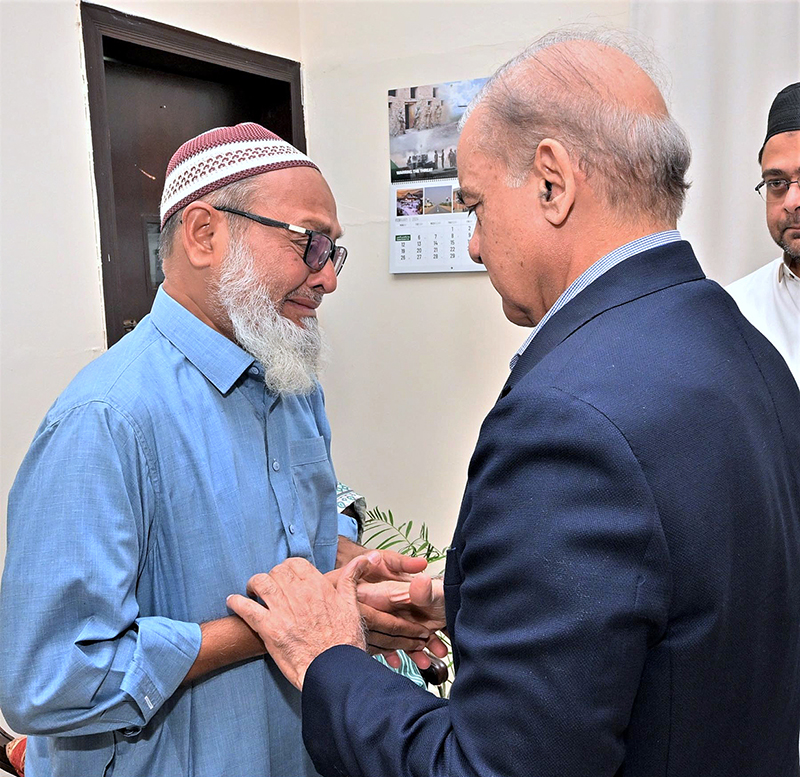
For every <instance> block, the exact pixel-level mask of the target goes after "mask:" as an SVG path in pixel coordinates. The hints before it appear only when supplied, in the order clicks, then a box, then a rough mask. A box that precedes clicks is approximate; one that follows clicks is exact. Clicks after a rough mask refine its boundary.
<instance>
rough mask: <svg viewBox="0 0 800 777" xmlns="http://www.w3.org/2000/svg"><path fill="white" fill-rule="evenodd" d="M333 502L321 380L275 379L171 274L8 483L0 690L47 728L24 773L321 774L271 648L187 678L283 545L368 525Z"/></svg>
mask: <svg viewBox="0 0 800 777" xmlns="http://www.w3.org/2000/svg"><path fill="white" fill-rule="evenodd" d="M338 518H339V517H338V516H337V512H336V479H335V476H334V472H333V466H332V464H331V460H330V428H329V425H328V421H327V418H326V416H325V409H324V405H323V397H322V392H321V390H320V389H318V390H316V391H315V392H313V393H312V394H311V395H310V396H290V397H278V396H276V395H274V394H271V393H269V392H268V391H267V390H266V388H265V386H264V382H263V369H262V368H261V367H260V366H259V365H258V364H257V363H255V362H254V360H253V358H252V356H250V355H249V354H247V353H246V352H245V351H243V350H242V349H241V348H239V347H238V346H236V345H235V344H234V343H233V342H231V341H230V340H228V339H226V338H225V337H223V336H222V335H220V334H218V333H217V332H215V331H214V330H212V329H210V328H209V327H208V326H206V325H205V324H203V323H202V322H201V321H200V320H199V319H197V318H196V317H195V316H193V315H192V314H191V313H189V311H187V310H186V309H185V308H183V307H182V306H181V305H179V304H178V303H177V302H175V301H174V300H173V299H171V298H170V297H169V296H168V295H167V294H166V293H165V292H164V291H163V290H162V291H159V293H158V296H157V297H156V301H155V304H154V305H153V310H152V312H151V314H150V315H149V316H147V317H146V318H144V319H143V320H142V322H141V323H140V324H139V326H137V327H136V329H135V330H134V331H133V332H132V333H131V334H129V335H127V336H126V337H125V338H123V340H122V341H121V342H120V343H118V344H117V345H115V346H114V347H113V348H111V349H110V350H109V351H108V352H107V353H105V354H104V355H102V356H101V357H99V358H98V359H97V360H95V361H94V362H93V363H92V364H90V365H89V366H88V367H86V368H85V369H84V370H83V371H82V372H81V373H80V374H79V375H78V376H77V377H76V378H75V380H73V382H72V383H71V384H70V385H69V387H68V388H67V389H66V390H65V391H64V393H63V394H62V395H61V396H60V397H59V398H58V400H56V402H55V404H54V405H53V407H52V408H51V409H50V411H49V412H48V414H47V417H46V418H45V420H44V421H43V423H42V425H41V426H40V428H39V430H38V432H37V433H36V437H35V439H34V441H33V443H32V445H31V448H30V450H29V452H28V454H27V456H26V458H25V460H24V462H23V464H22V467H21V469H20V471H19V474H18V476H17V480H16V482H15V484H14V487H13V488H12V490H11V493H10V495H9V509H8V553H7V558H6V564H5V572H4V575H3V584H2V589H0V708H2V710H3V713H4V714H5V715H6V717H7V719H8V721H9V723H10V724H11V726H12V727H14V728H15V729H17V730H18V731H20V732H21V733H30V734H34V735H36V736H31V737H30V739H29V741H28V750H27V763H26V772H27V774H28V775H29V777H38V776H39V775H49V774H62V775H75V776H77V775H93V776H97V777H99V775H102V774H112V775H113V777H124V776H125V775H139V776H140V777H177V776H178V775H193V777H204V776H208V777H221V775H232V776H235V777H243V776H246V775H261V776H262V777H267V776H268V775H272V776H273V777H301V775H308V774H315V772H314V770H313V767H312V766H311V765H310V760H309V759H308V756H307V755H306V753H305V750H304V748H303V745H302V740H301V723H300V694H299V693H298V692H297V691H296V690H295V689H294V688H293V687H292V686H291V685H290V684H289V683H288V682H287V681H286V680H284V678H283V676H282V675H281V673H280V672H279V671H278V670H277V668H276V667H275V665H274V663H273V662H272V660H271V659H269V658H266V659H265V658H257V659H252V660H250V661H245V662H243V663H241V664H239V665H235V666H231V667H227V668H225V669H222V670H220V671H218V672H216V673H212V674H211V675H208V676H206V677H205V678H202V679H201V680H199V681H198V682H196V683H194V684H193V685H192V686H190V687H186V688H179V685H180V683H181V681H182V680H183V678H184V677H185V675H186V673H187V671H188V670H189V668H190V667H191V666H192V664H193V662H194V660H195V658H196V656H197V652H198V650H199V647H200V627H199V625H198V624H200V623H203V622H204V621H209V620H213V619H215V618H221V617H224V616H226V615H229V614H230V613H229V612H228V610H227V609H226V606H225V597H226V596H227V595H228V594H230V593H236V592H239V593H244V592H245V585H246V583H247V580H248V579H249V577H250V576H251V575H253V574H255V573H257V572H264V571H268V570H269V569H271V568H272V567H273V566H274V565H275V564H278V563H279V562H281V561H282V560H284V559H285V558H287V557H288V556H301V557H303V558H307V559H308V560H309V561H311V562H313V563H314V564H315V565H316V566H317V567H319V568H320V569H321V570H323V571H327V570H330V569H332V568H333V566H334V562H335V558H336V546H337V542H338V536H337V535H338V534H339V533H342V534H345V535H346V536H348V537H349V538H351V539H354V538H355V534H356V526H355V522H354V521H353V520H352V519H351V518H349V517H348V516H341V521H342V523H341V525H340V524H339V523H338ZM106 770H107V771H106Z"/></svg>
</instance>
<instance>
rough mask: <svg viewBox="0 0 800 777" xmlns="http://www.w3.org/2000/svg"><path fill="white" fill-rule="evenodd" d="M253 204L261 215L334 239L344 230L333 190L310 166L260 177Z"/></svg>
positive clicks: (273, 172) (274, 172) (277, 171)
mask: <svg viewBox="0 0 800 777" xmlns="http://www.w3.org/2000/svg"><path fill="white" fill-rule="evenodd" d="M251 207H252V208H253V210H254V211H256V212H257V213H258V214H259V215H262V216H268V217H269V218H275V219H278V220H280V221H287V222H289V223H291V224H296V225H297V226H300V227H305V228H306V229H313V230H315V231H317V232H322V233H324V234H326V235H329V236H330V237H332V238H334V239H336V238H337V237H339V235H341V233H342V228H341V225H340V224H339V219H338V217H337V213H336V200H335V199H334V197H333V193H332V192H331V189H330V187H329V186H328V183H327V182H326V181H325V179H324V178H323V177H322V174H321V173H320V172H319V171H318V170H315V169H314V168H311V167H294V168H288V169H286V170H274V171H272V172H269V173H265V174H264V175H262V176H259V181H258V188H257V189H256V191H255V193H254V196H253V202H252V205H251Z"/></svg>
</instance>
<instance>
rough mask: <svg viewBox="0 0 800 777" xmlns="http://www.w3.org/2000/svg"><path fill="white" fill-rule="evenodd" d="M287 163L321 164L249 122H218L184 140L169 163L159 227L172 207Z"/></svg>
mask: <svg viewBox="0 0 800 777" xmlns="http://www.w3.org/2000/svg"><path fill="white" fill-rule="evenodd" d="M287 167H313V168H314V169H315V170H319V168H318V167H317V166H316V165H315V164H314V163H313V162H312V161H311V160H310V159H309V158H308V157H307V156H306V155H305V154H304V153H303V152H302V151H298V150H297V149H296V148H295V147H294V146H292V145H290V144H289V143H287V142H286V141H285V140H282V139H281V138H279V137H278V136H277V135H276V134H275V133H274V132H270V131H269V130H268V129H266V127H262V126H261V125H260V124H254V123H253V122H247V123H245V124H237V125H236V126H235V127H217V128H216V129H212V130H209V131H208V132H204V133H203V134H202V135H198V136H197V137H196V138H192V139H191V140H187V141H186V142H185V143H184V144H183V145H182V146H181V147H180V148H179V149H178V150H177V151H176V152H175V153H174V154H173V155H172V159H170V160H169V165H167V176H166V180H165V181H164V191H163V193H162V195H161V227H162V229H163V227H164V224H165V223H166V221H167V219H168V218H169V217H170V216H171V215H172V214H173V213H175V212H176V211H178V210H180V209H181V208H183V207H185V206H186V205H188V204H189V203H190V202H194V200H197V199H199V198H200V197H202V196H203V195H205V194H208V193H209V192H213V191H215V190H216V189H221V188H222V187H223V186H227V185H228V184H229V183H233V182H234V181H240V180H242V179H243V178H250V177H251V176H253V175H260V174H261V173H268V172H270V171H271V170H282V169H284V168H287Z"/></svg>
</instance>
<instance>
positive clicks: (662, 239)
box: [509, 229, 681, 370]
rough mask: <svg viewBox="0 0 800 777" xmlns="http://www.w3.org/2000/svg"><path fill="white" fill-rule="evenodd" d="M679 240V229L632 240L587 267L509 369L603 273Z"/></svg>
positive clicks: (532, 335) (534, 332)
mask: <svg viewBox="0 0 800 777" xmlns="http://www.w3.org/2000/svg"><path fill="white" fill-rule="evenodd" d="M678 240H681V233H680V232H678V230H677V229H668V230H665V231H664V232H654V233H653V234H652V235H645V236H644V237H640V238H637V239H636V240H632V241H631V242H630V243H625V245H622V246H620V247H619V248H615V249H614V250H613V251H609V253H607V254H606V255H605V256H603V257H601V258H600V259H598V260H597V261H596V262H594V263H593V264H592V265H590V266H589V267H587V268H586V269H585V270H584V271H583V272H582V273H581V274H580V275H579V276H578V277H577V278H576V279H575V280H574V281H572V283H571V284H570V285H569V286H567V288H566V289H565V290H564V291H563V292H562V294H561V296H560V297H559V298H558V299H557V300H556V301H555V303H554V304H553V307H551V308H550V310H548V311H547V313H545V314H544V315H543V316H542V319H541V321H539V323H538V324H536V326H535V327H534V328H533V331H532V332H531V333H530V334H529V335H528V338H527V340H525V342H524V343H523V344H522V346H521V347H520V349H519V350H518V351H517V352H516V353H515V354H514V357H513V358H512V359H511V363H510V364H509V367H510V368H511V369H512V370H513V369H514V365H515V364H516V363H517V362H518V361H519V357H520V356H522V354H523V353H525V349H526V348H527V347H528V346H529V345H530V344H531V342H532V341H533V338H534V337H536V335H537V334H539V332H540V331H541V329H542V327H543V326H544V325H545V324H546V323H547V322H548V321H549V320H550V319H551V318H552V317H553V316H554V315H555V314H556V313H558V311H559V310H561V308H563V307H564V305H566V304H567V303H568V302H569V301H570V300H573V299H575V297H577V296H578V294H580V293H581V292H582V291H583V290H584V289H585V288H586V287H587V286H588V285H589V284H590V283H594V281H596V280H597V279H598V278H599V277H600V276H601V275H603V273H607V272H608V271H609V270H610V269H611V268H612V267H614V266H615V265H618V264H619V263H620V262H622V261H624V260H625V259H628V258H629V257H631V256H635V255H636V254H640V253H642V251H648V250H650V249H651V248H658V247H659V246H663V245H667V243H675V242H677V241H678Z"/></svg>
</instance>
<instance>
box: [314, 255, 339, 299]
mask: <svg viewBox="0 0 800 777" xmlns="http://www.w3.org/2000/svg"><path fill="white" fill-rule="evenodd" d="M307 283H308V285H309V286H311V288H313V289H314V290H315V291H321V292H322V293H323V294H330V293H331V292H333V291H336V285H337V280H336V271H335V270H334V269H333V262H332V261H330V260H328V261H327V262H325V264H324V265H323V267H322V269H321V270H318V271H317V272H312V273H310V274H309V276H308V281H307Z"/></svg>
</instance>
